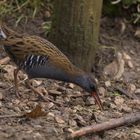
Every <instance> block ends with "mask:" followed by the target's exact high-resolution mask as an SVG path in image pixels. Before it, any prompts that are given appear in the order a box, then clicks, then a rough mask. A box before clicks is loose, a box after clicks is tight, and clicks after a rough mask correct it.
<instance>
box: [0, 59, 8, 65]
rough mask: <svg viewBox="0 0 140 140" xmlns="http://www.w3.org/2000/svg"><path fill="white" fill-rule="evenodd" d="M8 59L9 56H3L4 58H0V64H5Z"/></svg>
mask: <svg viewBox="0 0 140 140" xmlns="http://www.w3.org/2000/svg"><path fill="white" fill-rule="evenodd" d="M9 61H10V58H9V57H5V58H3V59H1V60H0V65H3V64H7V63H8V62H9Z"/></svg>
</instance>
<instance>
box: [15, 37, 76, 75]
mask: <svg viewBox="0 0 140 140" xmlns="http://www.w3.org/2000/svg"><path fill="white" fill-rule="evenodd" d="M16 45H17V47H16V48H15V53H16V56H17V57H19V59H21V60H32V62H29V61H28V62H27V61H26V62H25V63H26V65H29V64H30V65H32V64H33V65H39V64H40V65H45V63H49V64H51V65H53V66H55V67H59V69H62V70H64V71H66V72H72V70H73V68H74V65H73V64H72V63H71V62H70V61H69V59H68V58H67V57H66V56H65V55H64V54H63V53H62V52H61V51H60V50H59V49H58V48H57V47H56V46H54V45H53V44H52V43H50V42H49V41H47V40H45V39H43V38H41V37H38V36H25V37H23V40H22V41H19V42H17V43H16ZM19 49H22V51H18V50H19Z"/></svg>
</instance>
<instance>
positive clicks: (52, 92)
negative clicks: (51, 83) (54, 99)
mask: <svg viewBox="0 0 140 140" xmlns="http://www.w3.org/2000/svg"><path fill="white" fill-rule="evenodd" d="M48 93H49V94H52V95H61V94H62V93H61V92H60V91H57V90H49V91H48Z"/></svg>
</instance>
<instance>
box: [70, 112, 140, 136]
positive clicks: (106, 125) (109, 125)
mask: <svg viewBox="0 0 140 140" xmlns="http://www.w3.org/2000/svg"><path fill="white" fill-rule="evenodd" d="M137 121H140V112H137V113H131V114H129V115H127V116H124V117H121V118H118V119H111V120H109V121H107V122H103V123H101V124H96V125H95V124H94V125H90V126H87V127H83V128H81V129H80V130H77V131H75V132H72V133H71V134H70V136H69V138H75V137H80V136H83V135H86V134H89V133H95V132H101V131H105V130H109V129H113V128H116V127H120V126H123V125H127V124H130V123H131V124H132V123H135V122H137Z"/></svg>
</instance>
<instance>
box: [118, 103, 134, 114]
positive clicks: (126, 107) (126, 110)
mask: <svg viewBox="0 0 140 140" xmlns="http://www.w3.org/2000/svg"><path fill="white" fill-rule="evenodd" d="M120 109H121V110H122V111H124V112H126V113H130V112H131V111H132V108H130V107H128V106H127V105H125V104H124V105H122V106H121V108H120Z"/></svg>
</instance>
